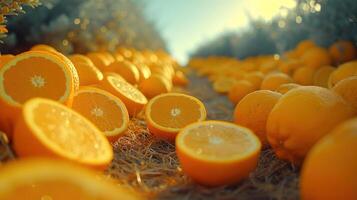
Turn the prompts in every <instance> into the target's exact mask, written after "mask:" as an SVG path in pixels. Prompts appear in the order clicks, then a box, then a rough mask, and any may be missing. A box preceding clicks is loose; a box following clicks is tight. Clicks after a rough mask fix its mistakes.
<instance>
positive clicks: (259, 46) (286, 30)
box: [192, 0, 357, 58]
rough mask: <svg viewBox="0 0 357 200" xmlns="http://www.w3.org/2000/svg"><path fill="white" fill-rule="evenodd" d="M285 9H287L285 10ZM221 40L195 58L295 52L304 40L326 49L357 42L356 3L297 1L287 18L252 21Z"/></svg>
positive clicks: (347, 0)
mask: <svg viewBox="0 0 357 200" xmlns="http://www.w3.org/2000/svg"><path fill="white" fill-rule="evenodd" d="M282 9H286V8H282ZM229 37H230V38H235V39H234V40H232V41H233V42H231V43H230V42H228V43H227V36H225V35H224V36H220V37H218V38H216V39H215V40H213V41H210V42H208V43H206V44H204V45H202V46H201V47H200V48H198V49H196V50H195V51H194V53H193V54H192V56H209V55H225V56H232V55H233V56H235V57H237V58H245V57H248V56H254V55H261V54H272V53H281V52H283V51H286V50H288V49H292V48H294V47H295V46H296V44H297V43H298V42H299V41H301V40H303V39H307V38H309V39H312V40H313V41H315V42H316V43H317V44H319V45H321V46H324V47H327V46H329V45H330V44H332V43H333V42H335V41H336V40H339V39H345V40H350V41H353V42H354V43H355V44H356V42H357V1H356V0H297V2H296V7H295V8H294V9H291V10H288V13H287V15H285V16H281V15H278V16H276V17H275V18H274V19H273V20H272V21H269V22H264V21H260V20H251V22H250V28H249V29H248V30H245V31H243V32H236V33H230V34H229ZM218 44H220V45H218Z"/></svg>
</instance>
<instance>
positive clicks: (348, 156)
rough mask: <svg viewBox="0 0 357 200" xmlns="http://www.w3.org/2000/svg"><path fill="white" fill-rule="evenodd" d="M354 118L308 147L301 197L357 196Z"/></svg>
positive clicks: (314, 199) (316, 199)
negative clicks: (309, 148)
mask: <svg viewBox="0 0 357 200" xmlns="http://www.w3.org/2000/svg"><path fill="white" fill-rule="evenodd" d="M356 152H357V118H354V119H351V120H349V121H346V122H344V123H342V124H341V125H339V126H337V127H336V128H335V129H334V130H333V131H332V132H331V133H330V134H328V135H327V136H325V137H323V138H322V139H321V140H320V141H319V142H318V143H317V144H315V145H314V147H313V148H312V149H311V151H310V152H309V154H308V155H307V157H306V160H305V162H304V165H303V168H302V172H301V179H300V186H301V187H300V188H301V197H302V199H304V200H310V199H311V200H327V199H343V200H355V199H357V170H356V169H357V154H356Z"/></svg>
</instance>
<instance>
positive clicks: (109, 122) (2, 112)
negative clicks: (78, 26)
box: [0, 44, 205, 199]
mask: <svg viewBox="0 0 357 200" xmlns="http://www.w3.org/2000/svg"><path fill="white" fill-rule="evenodd" d="M181 70H182V69H181V68H180V66H178V64H177V63H176V61H175V60H173V59H172V58H171V57H170V56H169V55H168V54H166V53H165V52H162V51H158V52H153V51H149V50H147V51H137V50H134V49H127V48H118V50H117V52H115V53H109V52H91V53H88V54H86V55H80V54H74V55H68V56H65V55H63V54H61V53H60V52H58V51H56V50H55V49H54V48H52V47H51V46H48V45H43V44H40V45H36V46H34V47H32V48H31V50H29V51H27V52H23V53H21V54H18V55H1V56H0V88H1V89H0V130H1V131H2V132H4V133H5V134H6V136H7V138H8V139H9V141H10V143H11V145H12V147H13V150H14V151H15V153H16V155H17V156H18V158H21V159H20V161H18V162H17V163H14V164H9V166H8V167H6V168H4V169H3V171H2V172H1V173H0V176H1V177H2V180H4V182H7V184H5V185H4V184H0V198H1V199H25V198H26V199H47V198H46V197H48V198H51V199H140V198H141V197H140V196H138V195H137V194H135V193H132V191H129V190H126V189H121V188H120V187H116V186H115V185H114V184H112V183H107V182H98V181H97V178H96V176H97V174H96V173H93V172H88V171H87V169H83V168H82V167H86V168H91V169H99V170H104V169H106V168H107V167H108V165H109V164H110V162H111V161H112V159H113V147H112V145H111V143H114V142H115V141H116V140H117V139H118V138H119V137H120V136H122V135H123V134H125V132H126V130H127V128H128V123H129V120H130V117H140V115H142V116H143V115H144V108H145V106H146V105H147V103H148V101H149V100H150V99H152V100H151V101H150V102H153V104H155V102H157V103H159V104H161V103H162V102H161V100H154V98H155V97H156V96H158V95H162V94H166V95H167V94H171V93H168V92H171V90H172V88H173V86H185V85H186V84H187V83H188V80H187V78H186V77H185V75H184V73H183V72H182V71H181ZM172 94H176V93H172ZM184 97H186V96H184ZM190 98H191V97H190ZM163 101H165V99H164V100H163ZM185 103H186V102H183V103H182V104H185ZM178 106H179V105H178ZM190 108H191V107H190ZM148 109H149V110H151V111H152V112H151V113H153V112H156V111H157V110H159V111H160V109H161V108H154V109H150V108H148ZM177 109H179V108H177ZM178 112H180V111H178ZM200 114H201V113H200ZM155 116H156V114H152V118H153V119H152V120H151V119H150V120H148V121H150V122H152V124H154V125H153V126H152V127H155V125H156V124H159V125H160V123H157V120H158V121H159V122H160V119H156V118H155ZM204 116H205V114H204V115H203V114H202V116H200V117H204ZM150 117H151V114H149V115H148V118H150ZM194 119H195V118H193V119H191V120H194ZM166 121H167V120H166ZM23 158H26V159H23ZM35 158H36V159H35ZM28 159H34V160H32V161H29V160H28ZM53 159H55V160H53ZM22 160H23V161H22ZM58 160H60V161H58ZM63 162H64V163H63ZM77 165H81V166H82V167H77ZM21 166H22V167H26V168H27V169H26V170H25V171H23V172H18V171H21V170H19V169H20V168H21ZM61 168H64V169H67V170H66V171H65V172H64V171H62V169H61ZM43 170H45V171H48V173H46V172H42V171H43ZM5 180H6V181H5ZM10 182H11V184H9V183H10ZM33 185H36V189H35V190H33V189H31V187H32V186H33ZM108 185H109V186H108ZM97 187H98V188H97ZM103 187H108V188H107V189H105V190H102V188H103ZM59 188H61V189H60V190H59ZM93 188H95V191H91V190H93ZM20 190H23V191H24V192H23V193H21V192H19V191H20ZM66 190H68V192H66ZM70 190H75V191H70ZM101 190H102V191H101ZM21 195H26V197H23V196H21ZM46 195H48V196H46Z"/></svg>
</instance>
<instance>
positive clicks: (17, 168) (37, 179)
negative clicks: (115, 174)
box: [0, 159, 142, 200]
mask: <svg viewBox="0 0 357 200" xmlns="http://www.w3.org/2000/svg"><path fill="white" fill-rule="evenodd" d="M0 179H1V180H2V181H1V182H0V199H2V200H14V199H26V200H52V199H53V200H56V199H65V200H79V199H83V200H118V199H125V200H138V199H142V198H141V196H140V195H138V194H137V193H135V192H134V191H132V190H129V189H127V188H124V187H123V186H120V185H118V184H116V183H115V182H114V181H113V180H108V179H107V178H105V177H102V176H101V175H99V174H97V173H95V172H92V171H90V170H88V169H85V168H82V167H79V166H77V165H73V164H71V163H67V162H61V161H58V160H47V159H30V160H20V161H16V162H11V163H7V164H5V165H4V166H2V168H1V169H0Z"/></svg>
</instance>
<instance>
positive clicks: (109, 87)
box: [99, 73, 147, 116]
mask: <svg viewBox="0 0 357 200" xmlns="http://www.w3.org/2000/svg"><path fill="white" fill-rule="evenodd" d="M99 88H101V89H104V90H106V91H108V92H110V93H112V94H113V95H114V96H117V97H118V98H119V99H120V100H122V101H123V103H124V104H125V106H126V108H127V110H128V112H129V115H130V116H135V115H136V114H138V113H139V112H140V111H141V110H142V109H143V108H144V106H145V105H146V103H147V99H146V97H145V96H144V95H143V93H141V92H140V90H138V89H137V88H136V87H134V86H133V85H131V84H130V83H128V82H126V81H125V80H123V79H122V78H120V76H117V75H115V74H112V73H108V74H105V77H104V79H103V81H102V82H101V83H100V84H99Z"/></svg>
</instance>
